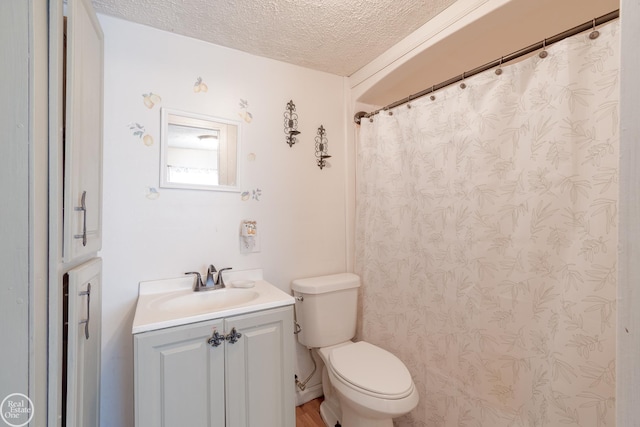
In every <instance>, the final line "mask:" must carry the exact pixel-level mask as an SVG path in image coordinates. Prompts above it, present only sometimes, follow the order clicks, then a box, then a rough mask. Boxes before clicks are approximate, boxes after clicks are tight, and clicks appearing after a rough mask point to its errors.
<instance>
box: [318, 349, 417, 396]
mask: <svg viewBox="0 0 640 427" xmlns="http://www.w3.org/2000/svg"><path fill="white" fill-rule="evenodd" d="M328 365H329V366H328V367H329V369H330V370H331V372H332V373H333V374H334V375H335V377H336V379H338V380H339V381H340V382H342V383H343V384H345V385H347V386H348V387H350V388H353V389H355V390H357V391H359V392H361V393H364V394H367V395H369V396H372V397H377V398H381V399H389V400H395V399H403V398H405V397H407V396H409V395H410V394H411V393H412V392H413V391H414V385H413V380H412V379H411V374H410V373H409V370H408V369H407V367H406V366H405V365H404V363H402V361H401V360H400V359H398V358H397V357H396V356H395V355H393V354H392V353H390V352H388V351H386V350H384V349H382V348H380V347H377V346H375V345H373V344H370V343H368V342H365V341H359V342H356V343H352V344H349V345H342V346H338V347H336V348H334V349H333V350H332V351H331V352H330V354H329V364H328Z"/></svg>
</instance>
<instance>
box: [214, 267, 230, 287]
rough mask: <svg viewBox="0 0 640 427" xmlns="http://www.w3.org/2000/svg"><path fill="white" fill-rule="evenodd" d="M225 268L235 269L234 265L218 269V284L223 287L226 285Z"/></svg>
mask: <svg viewBox="0 0 640 427" xmlns="http://www.w3.org/2000/svg"><path fill="white" fill-rule="evenodd" d="M225 270H233V268H232V267H227V268H221V269H220V271H218V280H217V281H216V285H220V286H221V287H224V279H223V278H222V272H223V271H225Z"/></svg>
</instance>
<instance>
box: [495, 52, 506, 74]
mask: <svg viewBox="0 0 640 427" xmlns="http://www.w3.org/2000/svg"><path fill="white" fill-rule="evenodd" d="M503 58H504V56H501V57H500V63H499V64H498V68H496V75H498V76H499V75H500V74H502V59H503Z"/></svg>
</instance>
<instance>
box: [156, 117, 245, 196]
mask: <svg viewBox="0 0 640 427" xmlns="http://www.w3.org/2000/svg"><path fill="white" fill-rule="evenodd" d="M160 114H161V119H160V126H161V128H160V188H169V189H183V190H207V191H227V192H237V193H239V192H240V191H241V189H240V181H241V173H240V158H241V152H242V150H241V148H242V143H241V141H242V127H241V122H240V121H239V120H230V119H224V118H221V117H214V116H207V115H203V114H198V113H191V112H188V111H181V110H174V109H171V108H164V107H163V108H161V109H160ZM170 115H173V116H181V117H184V118H187V119H196V120H202V121H208V122H212V123H214V124H222V125H225V126H235V127H236V161H235V168H236V182H235V185H206V184H185V183H178V182H171V181H169V180H168V176H167V157H168V150H169V124H170V122H169V116H170Z"/></svg>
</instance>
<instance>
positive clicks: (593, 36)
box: [589, 18, 600, 40]
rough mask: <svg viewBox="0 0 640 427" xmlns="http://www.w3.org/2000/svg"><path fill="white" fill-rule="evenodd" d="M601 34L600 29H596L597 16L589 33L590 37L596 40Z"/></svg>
mask: <svg viewBox="0 0 640 427" xmlns="http://www.w3.org/2000/svg"><path fill="white" fill-rule="evenodd" d="M599 35H600V31H598V30H596V18H593V31H591V34H589V38H590V39H591V40H595V39H597V38H598V36H599Z"/></svg>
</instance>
